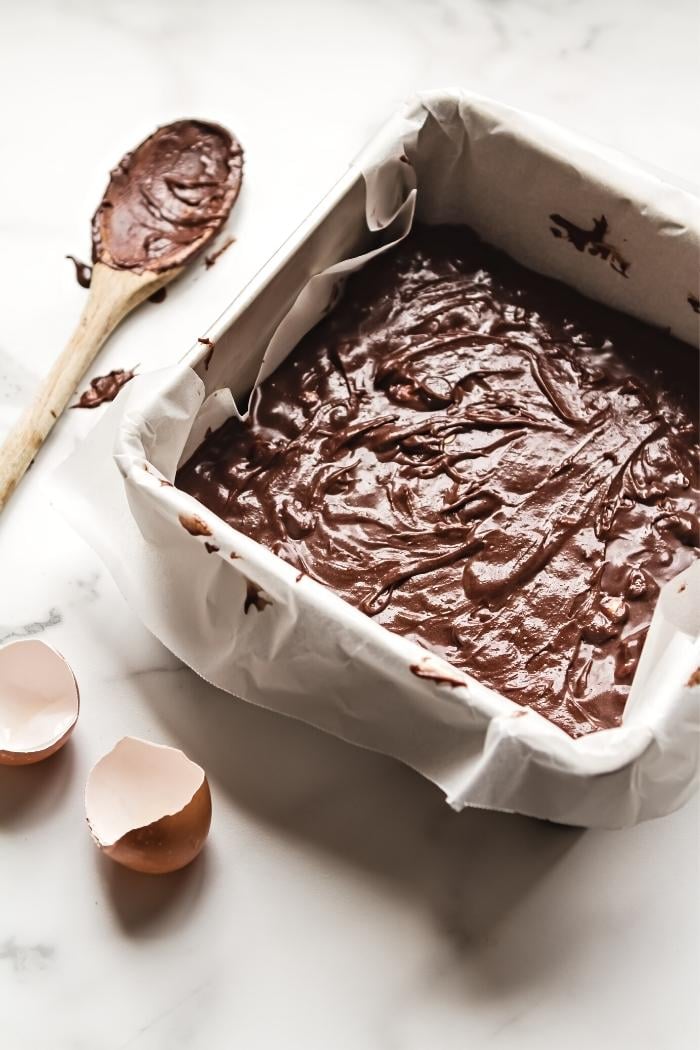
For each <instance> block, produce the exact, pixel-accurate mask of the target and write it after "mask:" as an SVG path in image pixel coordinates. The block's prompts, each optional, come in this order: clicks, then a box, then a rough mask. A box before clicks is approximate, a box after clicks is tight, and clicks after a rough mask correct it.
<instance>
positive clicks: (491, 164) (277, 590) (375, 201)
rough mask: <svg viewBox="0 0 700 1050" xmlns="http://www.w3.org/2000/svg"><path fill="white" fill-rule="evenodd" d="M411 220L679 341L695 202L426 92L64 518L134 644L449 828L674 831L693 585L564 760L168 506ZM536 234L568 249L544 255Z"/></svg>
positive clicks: (200, 516)
mask: <svg viewBox="0 0 700 1050" xmlns="http://www.w3.org/2000/svg"><path fill="white" fill-rule="evenodd" d="M414 216H418V217H419V218H420V219H421V220H422V221H425V222H428V223H437V222H452V223H464V224H467V225H469V226H471V227H472V228H473V229H475V230H476V232H477V233H478V234H479V235H480V236H481V237H482V238H483V239H484V240H486V241H487V242H490V243H492V244H494V245H495V246H496V247H498V248H501V249H503V250H505V251H506V252H507V253H508V254H509V255H511V256H512V257H513V258H515V259H516V260H517V261H518V262H520V263H522V264H524V265H525V266H529V267H530V268H532V269H534V270H538V271H540V272H543V273H545V274H548V275H550V276H553V277H556V278H558V279H560V280H562V281H564V282H565V283H568V284H570V285H571V286H573V287H574V288H576V289H577V290H578V291H580V292H582V293H583V294H585V295H588V296H589V297H591V298H593V299H597V300H599V301H601V302H604V303H606V304H607V305H610V306H613V307H615V308H617V309H619V310H622V311H624V312H627V313H629V314H632V315H634V316H636V317H638V318H641V319H642V320H644V321H646V322H648V323H651V324H654V325H657V326H658V327H662V328H665V329H669V330H670V331H671V332H672V333H673V334H674V335H676V336H677V337H678V338H679V339H681V340H683V341H685V342H686V343H689V344H691V345H693V344H694V343H695V341H696V339H697V314H696V313H695V312H694V310H695V308H694V295H693V287H694V283H693V282H694V281H696V274H697V264H698V244H699V231H700V218H699V215H698V201H697V199H696V198H694V197H693V195H692V194H689V193H688V192H686V191H685V190H684V189H682V188H680V187H677V186H674V185H672V184H671V183H669V182H667V181H664V180H663V179H660V178H659V177H658V176H657V175H656V174H653V173H650V172H648V171H646V170H644V169H642V168H641V167H640V166H639V165H637V164H635V163H633V162H631V161H629V160H627V159H625V158H624V157H620V156H618V155H617V154H615V153H614V152H612V151H610V150H607V149H604V148H602V147H599V146H596V145H594V144H590V143H587V142H585V141H583V140H581V139H580V138H578V137H577V136H574V135H571V134H570V133H568V132H566V131H563V130H562V129H559V128H557V127H555V126H554V125H551V124H549V123H548V122H546V121H541V120H539V119H538V118H535V117H531V116H528V115H527V114H523V113H521V112H519V111H517V110H513V109H509V108H508V107H505V106H502V105H499V104H496V103H493V102H491V101H488V100H485V99H482V98H479V97H476V96H473V95H468V94H465V93H462V92H437V93H431V94H430V95H424V96H420V97H419V98H417V99H415V100H413V101H412V102H411V103H409V104H408V105H407V106H406V107H405V108H404V109H403V110H402V111H401V112H400V113H398V114H397V115H396V116H395V117H394V118H393V119H392V120H391V121H390V122H389V123H388V124H387V125H386V126H385V127H384V128H383V129H382V131H381V132H380V134H379V135H378V136H377V138H376V139H375V140H374V141H373V142H372V143H371V144H370V145H369V146H368V147H367V149H366V150H365V151H363V153H362V154H361V155H360V156H359V157H358V159H357V160H356V161H355V162H354V163H353V164H352V165H351V166H350V168H349V170H348V172H347V173H346V174H345V176H344V177H343V178H342V179H341V180H340V181H339V182H338V183H337V184H336V186H335V187H334V188H333V189H332V190H331V192H330V193H329V194H328V196H327V197H326V198H325V199H324V200H323V201H322V202H321V203H320V204H319V206H318V207H317V208H316V209H315V210H314V212H313V213H312V214H311V215H310V216H309V218H308V219H307V220H306V221H305V222H304V223H303V224H302V226H300V227H299V229H298V230H297V231H296V232H295V233H294V234H293V235H292V236H291V237H290V238H289V240H288V241H287V242H286V243H285V244H284V245H283V247H282V248H281V249H280V250H279V251H278V252H277V253H276V254H275V256H274V257H273V258H272V259H271V260H270V262H269V263H268V264H267V265H266V266H265V267H264V268H263V270H262V271H261V272H260V273H259V274H258V275H257V276H256V277H255V278H254V279H253V280H252V281H251V283H250V284H249V285H248V286H247V287H246V288H245V289H244V290H243V291H242V292H241V294H240V295H239V296H238V297H237V298H236V300H235V301H234V302H233V303H232V304H231V306H230V307H229V308H228V309H227V310H226V311H225V312H224V314H222V316H221V317H220V318H219V319H218V320H217V321H216V322H215V323H214V324H213V325H212V326H211V328H210V330H209V331H208V332H207V333H206V335H205V336H204V337H202V338H200V339H198V340H197V342H196V344H195V346H194V348H193V349H192V351H191V352H190V353H189V354H188V355H187V356H186V358H185V359H184V360H183V361H182V362H180V364H178V365H176V366H173V367H172V368H170V369H165V370H163V371H161V372H157V373H153V374H151V375H145V376H142V377H139V378H137V379H136V380H134V381H133V382H132V383H130V384H129V386H128V387H126V388H125V390H124V391H123V392H122V394H121V395H120V396H119V398H118V399H117V402H116V403H115V405H114V406H113V407H112V408H111V409H110V411H109V412H108V413H107V415H106V416H105V418H104V419H103V420H102V421H101V423H100V424H99V425H98V426H97V427H96V429H95V430H94V431H93V433H92V435H91V441H90V442H88V443H85V445H84V446H83V447H82V448H80V449H79V450H78V452H77V453H76V454H75V455H74V456H73V457H72V458H71V459H70V460H69V461H68V463H67V464H66V465H65V466H64V467H63V468H62V469H61V471H60V473H59V477H58V487H57V494H56V500H57V502H58V504H59V507H60V509H61V510H62V511H63V513H64V514H65V515H66V516H67V517H68V518H69V519H71V520H72V521H73V522H74V524H75V525H76V527H77V528H78V530H79V531H80V532H81V533H82V534H83V535H84V536H85V537H86V538H87V539H88V541H89V542H90V543H91V544H92V545H93V546H94V547H95V549H96V550H97V551H98V553H99V554H100V555H101V556H102V558H103V560H104V561H105V563H106V564H107V566H108V567H109V569H110V571H111V572H112V574H113V575H114V577H115V579H116V581H117V583H118V585H119V586H120V588H121V590H122V592H123V593H124V595H125V596H126V599H127V601H128V602H129V603H130V605H131V606H132V608H133V609H134V611H135V612H136V613H137V614H138V615H139V616H140V618H141V619H142V620H143V622H144V623H145V624H146V626H148V627H149V629H150V630H151V631H152V632H153V633H154V634H155V635H156V636H157V637H158V638H159V639H160V640H161V641H162V642H163V643H164V644H165V645H166V646H168V648H170V649H171V650H172V651H173V652H174V653H175V654H176V655H178V656H179V657H180V658H181V659H182V660H183V661H185V662H186V663H187V664H188V665H189V666H190V667H192V668H193V669H194V670H195V671H196V672H197V673H198V674H200V675H201V676H202V677H204V678H205V679H207V680H208V681H210V682H212V683H213V684H215V685H217V686H219V687H220V688H222V689H224V690H226V691H228V692H230V693H232V694H234V695H236V696H238V697H242V698H244V699H246V700H249V701H252V702H254V703H257V704H260V705H262V706H264V707H267V708H270V709H272V710H275V711H278V712H280V713H283V714H286V715H291V716H293V717H296V718H299V719H302V720H304V721H307V722H309V723H311V724H313V725H315V726H318V727H319V728H322V729H324V730H326V731H328V732H331V733H334V734H335V735H337V736H340V737H342V738H343V739H345V740H348V741H351V742H352V743H355V744H358V745H361V746H363V747H368V748H371V749H373V750H377V751H380V752H383V753H386V754H389V755H392V756H394V757H396V758H398V759H400V760H401V761H403V762H405V763H407V764H408V765H410V766H412V767H413V768H415V769H416V770H418V771H419V772H421V773H422V774H423V775H424V776H426V777H428V778H429V779H430V780H432V781H433V782H434V783H436V784H438V785H439V786H440V787H441V788H442V789H443V791H444V792H445V795H446V797H447V800H448V802H449V803H450V804H451V805H452V806H453V807H455V808H457V809H459V808H462V807H463V806H467V805H469V806H478V807H482V808H489V809H500V810H505V811H515V812H520V813H524V814H529V815H532V816H536V817H540V818H544V819H549V820H555V821H561V822H566V823H571V824H577V825H583V826H603V827H619V826H623V825H626V824H631V823H634V822H636V821H639V820H642V819H648V818H650V817H654V816H659V815H662V814H663V813H667V812H670V811H671V810H672V809H674V808H676V807H677V806H679V805H680V804H681V803H682V802H683V801H684V800H685V799H686V798H687V797H688V795H689V794H690V792H691V791H692V790H693V789H694V787H695V785H696V781H697V767H698V735H699V733H698V730H699V725H700V719H699V713H698V705H699V702H700V695H699V694H700V690H698V688H697V686H695V685H693V682H694V678H693V671H694V670H695V668H697V667H698V665H699V664H700V641H699V639H698V635H699V633H700V624H699V623H698V614H697V609H698V601H697V599H698V593H699V590H698V588H699V586H700V579H699V572H698V564H697V563H696V564H695V565H694V566H693V567H692V568H691V569H690V570H687V571H686V573H684V574H683V580H682V581H681V580H680V578H677V580H676V581H673V586H671V585H669V586H668V587H667V588H665V589H664V590H663V591H662V594H661V597H660V599H659V602H658V604H657V610H656V613H655V616H654V621H653V623H652V626H651V628H650V632H649V635H648V639H647V643H646V646H645V650H644V653H643V656H642V660H641V662H640V664H639V667H638V669H637V673H636V676H635V682H634V686H633V689H632V693H631V695H630V698H629V700H628V703H627V707H626V709H625V714H624V718H623V722H622V725H621V726H619V727H616V728H613V729H604V730H600V731H598V732H594V733H591V734H589V735H587V736H583V737H580V738H578V739H572V738H571V737H569V736H568V735H567V734H566V733H565V732H564V731H563V730H562V729H560V728H559V727H558V726H556V725H554V724H553V723H551V722H548V721H547V720H546V719H545V718H543V717H542V716H540V715H539V714H537V713H536V712H535V711H533V710H532V709H529V708H523V707H521V706H519V705H518V704H515V703H514V702H512V701H511V700H509V699H507V698H505V697H504V696H502V695H501V694H499V693H497V692H495V691H494V690H492V689H489V688H487V687H485V686H484V685H482V684H481V683H479V682H478V681H476V680H475V679H474V678H472V677H471V676H469V675H467V674H464V673H463V672H462V671H458V670H456V669H454V668H452V667H451V666H450V665H449V664H447V663H445V661H443V660H442V659H440V658H438V657H437V656H433V655H431V654H430V653H428V652H426V650H425V649H424V648H422V647H421V646H418V645H417V644H415V643H413V642H411V641H410V640H408V639H406V638H404V637H401V636H398V635H395V634H392V633H391V632H389V631H388V630H387V629H386V628H384V627H382V626H381V625H379V624H377V623H375V622H374V621H373V620H371V619H369V618H368V617H366V616H364V615H363V614H362V613H360V612H359V611H358V610H356V609H354V608H352V607H351V606H350V605H349V604H348V603H346V602H345V601H343V600H342V599H341V598H340V597H339V596H337V595H336V594H334V593H332V592H331V591H329V590H328V589H327V588H325V587H324V586H322V585H320V584H318V583H316V582H315V581H313V580H311V579H309V578H308V577H303V576H301V575H300V574H299V573H298V572H297V570H296V569H294V568H293V567H292V566H290V565H289V564H287V563H286V562H284V561H283V560H281V559H280V558H278V557H276V556H275V555H274V554H272V553H271V552H270V551H269V550H268V549H266V548H265V547H263V546H262V545H260V544H258V543H256V542H255V541H254V540H252V539H251V538H249V537H248V536H245V535H243V534H242V533H240V532H238V531H237V530H235V529H233V528H232V527H231V526H229V525H227V524H226V523H225V522H223V521H222V520H221V519H220V518H218V517H217V516H216V515H214V514H212V513H211V512H210V511H209V510H208V509H207V508H206V507H204V506H203V505H201V504H200V503H198V502H197V501H196V500H195V499H193V497H191V496H189V495H188V494H186V493H184V492H181V491H180V490H178V489H177V488H175V487H173V485H172V484H171V483H172V481H173V479H174V477H175V473H176V470H177V468H178V465H179V464H181V463H182V462H184V461H185V460H186V459H188V458H189V456H190V455H191V453H192V452H193V451H194V449H195V448H196V447H197V446H198V445H199V444H200V443H201V441H202V440H203V438H204V436H205V434H206V432H207V430H208V429H210V428H215V427H217V426H219V425H221V424H222V423H223V422H224V421H225V420H226V419H227V418H229V417H230V416H231V415H232V414H236V413H238V414H240V413H243V412H244V411H245V408H246V405H247V403H248V396H249V394H250V392H251V390H253V389H254V388H255V387H256V386H257V385H258V384H259V383H260V382H262V381H263V380H264V378H265V377H266V376H267V375H269V374H270V373H271V372H272V371H274V369H275V368H276V367H277V365H278V364H279V363H280V362H281V361H282V360H284V358H285V357H286V356H287V354H288V353H290V352H292V350H293V348H294V346H295V345H296V344H297V343H298V341H299V339H300V338H301V337H302V336H303V335H304V334H305V333H306V332H307V331H308V330H309V329H310V328H311V327H312V326H313V324H315V323H316V322H317V321H318V320H319V319H320V318H321V317H322V316H323V315H324V314H325V313H326V312H327V311H328V310H329V309H332V307H333V304H334V303H335V301H336V300H337V297H338V295H339V294H341V292H342V286H343V282H344V279H345V277H346V276H347V275H348V274H349V273H351V272H353V271H354V270H356V269H359V268H360V267H361V266H362V265H364V264H365V262H366V261H367V260H368V259H369V258H372V257H373V256H375V255H376V254H379V253H382V252H384V251H386V250H388V249H389V248H390V247H391V246H392V245H393V244H395V243H396V242H397V241H399V240H400V239H401V238H402V237H403V236H405V235H406V233H407V232H408V231H409V229H410V227H411V224H412V221H413V219H414ZM553 216H557V217H558V218H562V217H564V218H565V221H566V223H568V224H569V226H570V227H572V228H574V229H576V230H579V231H580V233H581V234H582V236H581V237H578V238H576V237H574V238H573V239H572V238H570V237H564V236H559V235H558V234H557V233H556V230H555V229H553ZM554 225H555V226H556V229H558V230H559V232H560V233H561V230H562V227H561V225H557V224H556V223H554ZM563 228H564V229H566V227H563ZM553 234H554V235H553ZM689 356H690V355H689ZM689 372H692V368H691V369H689ZM692 381H693V376H692V375H691V374H689V382H692ZM109 462H111V463H113V467H112V469H111V470H107V471H105V464H106V463H109ZM98 467H99V469H100V474H101V476H103V477H105V481H104V483H103V485H102V486H101V488H100V491H99V492H97V493H96V492H95V491H94V488H93V486H92V484H91V479H92V478H93V477H94V476H96V474H95V471H96V469H97V468H98ZM681 584H682V586H681Z"/></svg>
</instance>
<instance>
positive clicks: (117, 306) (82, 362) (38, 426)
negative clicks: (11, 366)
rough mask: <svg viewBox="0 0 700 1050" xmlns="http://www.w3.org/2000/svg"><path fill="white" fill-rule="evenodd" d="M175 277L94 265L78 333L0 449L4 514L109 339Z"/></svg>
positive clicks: (0, 492) (0, 494) (170, 273)
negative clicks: (139, 306) (146, 299)
mask: <svg viewBox="0 0 700 1050" xmlns="http://www.w3.org/2000/svg"><path fill="white" fill-rule="evenodd" d="M177 272H179V270H178V271H177ZM175 273H176V271H167V272H166V273H164V274H150V273H144V274H135V273H132V272H131V271H129V270H113V269H111V268H110V267H109V266H105V265H104V263H95V266H94V267H93V271H92V282H91V284H90V298H89V299H88V301H87V303H86V305H85V309H84V310H83V314H82V317H81V318H80V321H79V322H78V327H77V328H76V330H75V332H74V333H73V335H72V337H71V339H70V341H69V342H68V345H67V346H66V348H65V349H64V350H63V352H62V353H61V354H60V356H59V357H58V358H57V359H56V361H55V362H54V365H53V367H52V368H51V371H50V372H49V374H48V375H47V376H46V378H45V379H44V380H43V382H42V384H41V386H40V387H39V390H38V391H37V393H36V395H35V397H34V400H33V402H32V404H31V405H30V406H29V408H28V409H27V411H26V412H25V413H24V414H23V415H22V416H21V417H20V419H19V420H18V421H17V423H16V424H15V425H14V427H13V428H12V429H11V430H10V433H9V434H8V436H7V438H6V439H5V441H4V443H3V444H2V446H0V510H2V508H3V507H4V506H5V504H6V503H7V500H8V499H9V497H10V495H11V493H12V491H13V490H14V488H15V486H16V485H17V483H18V482H19V481H20V479H21V478H22V477H23V475H24V473H25V471H26V470H27V469H28V468H29V467H30V466H31V463H32V461H33V460H34V457H35V456H36V454H37V452H38V451H39V449H40V448H41V446H42V445H43V443H44V441H45V440H46V437H47V435H48V434H49V432H50V430H51V428H52V427H53V425H54V423H55V422H56V420H57V419H58V417H59V416H60V415H61V413H62V412H63V410H64V408H65V407H66V405H67V404H68V401H69V400H70V398H71V396H72V394H73V393H74V391H75V388H76V387H77V385H78V383H79V382H80V380H81V379H82V377H83V375H84V374H85V371H86V369H87V368H88V367H89V366H90V365H91V364H92V362H93V360H94V359H95V356H96V355H97V352H98V350H99V349H100V347H101V346H102V344H103V343H104V342H105V340H106V339H107V337H108V336H109V335H110V333H111V332H112V331H113V330H114V329H115V328H116V327H117V325H118V324H119V322H120V321H121V320H122V319H123V318H124V317H125V316H126V315H127V314H128V313H129V312H130V311H131V310H133V309H134V307H135V306H138V304H139V303H141V302H143V300H144V299H145V298H147V297H148V296H149V295H152V294H153V292H154V291H157V290H158V288H160V287H161V286H162V285H164V284H166V283H167V282H168V281H170V280H172V278H173V277H174V276H175Z"/></svg>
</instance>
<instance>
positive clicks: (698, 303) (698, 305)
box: [688, 292, 700, 314]
mask: <svg viewBox="0 0 700 1050" xmlns="http://www.w3.org/2000/svg"><path fill="white" fill-rule="evenodd" d="M688 302H689V303H690V307H691V309H692V310H693V311H694V312H695V313H696V314H700V299H698V297H697V295H693V293H692V292H689V293H688Z"/></svg>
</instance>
